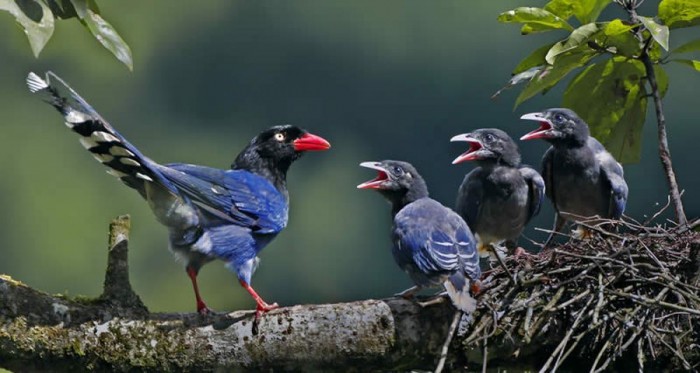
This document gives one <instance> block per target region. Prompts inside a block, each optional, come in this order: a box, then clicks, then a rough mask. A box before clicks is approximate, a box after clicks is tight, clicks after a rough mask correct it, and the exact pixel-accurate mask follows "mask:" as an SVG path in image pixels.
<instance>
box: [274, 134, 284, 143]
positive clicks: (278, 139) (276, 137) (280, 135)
mask: <svg viewBox="0 0 700 373" xmlns="http://www.w3.org/2000/svg"><path fill="white" fill-rule="evenodd" d="M275 140H277V141H284V134H282V133H279V132H278V133H276V134H275Z"/></svg>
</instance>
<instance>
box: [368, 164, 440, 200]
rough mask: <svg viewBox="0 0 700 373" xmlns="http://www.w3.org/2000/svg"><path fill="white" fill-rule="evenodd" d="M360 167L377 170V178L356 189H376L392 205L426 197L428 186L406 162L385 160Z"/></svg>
mask: <svg viewBox="0 0 700 373" xmlns="http://www.w3.org/2000/svg"><path fill="white" fill-rule="evenodd" d="M360 166H362V167H367V168H371V169H374V170H377V172H378V174H377V177H376V178H374V179H372V180H369V181H366V182H364V183H362V184H360V185H358V186H357V188H358V189H376V190H377V191H379V192H380V193H381V194H382V195H383V196H384V197H385V198H386V199H388V200H389V202H391V203H392V204H393V205H394V209H395V210H396V211H398V210H400V209H401V208H402V207H403V206H405V205H407V204H409V203H411V202H413V201H415V200H418V199H420V198H423V197H427V196H428V186H427V185H426V184H425V181H424V180H423V177H421V176H420V174H419V173H418V171H416V168H415V167H413V166H412V165H411V164H410V163H408V162H402V161H391V160H385V161H381V162H362V163H360Z"/></svg>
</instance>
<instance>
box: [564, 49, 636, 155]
mask: <svg viewBox="0 0 700 373" xmlns="http://www.w3.org/2000/svg"><path fill="white" fill-rule="evenodd" d="M644 75H645V72H644V65H643V64H642V63H641V62H640V61H637V60H634V59H627V58H624V57H615V58H611V59H608V60H606V61H604V62H601V63H596V64H591V65H589V66H588V67H587V68H586V69H584V70H583V71H582V72H581V73H580V74H578V75H577V76H576V77H575V78H574V79H573V80H572V81H571V83H570V84H569V86H568V87H567V89H566V91H565V92H564V99H563V105H564V106H566V107H568V108H571V109H572V110H574V111H576V112H577V113H578V114H579V115H581V117H582V118H597V122H596V126H592V128H591V134H592V135H593V136H595V137H596V138H597V139H598V140H600V141H601V142H602V143H603V144H605V145H606V147H607V148H608V149H610V150H611V151H612V152H613V155H614V156H615V158H617V160H618V161H620V162H637V161H639V153H640V149H641V147H640V142H641V134H642V131H641V128H642V125H643V124H644V114H645V113H646V108H647V99H646V97H645V96H646V91H645V89H644V82H643V81H642V77H643V76H644ZM591 102H595V103H596V104H594V105H591ZM624 117H627V118H624ZM623 119H627V120H623ZM631 119H636V120H631ZM640 119H641V120H640Z"/></svg>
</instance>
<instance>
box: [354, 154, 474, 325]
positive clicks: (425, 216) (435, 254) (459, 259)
mask: <svg viewBox="0 0 700 373" xmlns="http://www.w3.org/2000/svg"><path fill="white" fill-rule="evenodd" d="M360 166H362V167H367V168H371V169H374V170H377V172H378V175H377V177H376V178H375V179H373V180H370V181H367V182H364V183H362V184H360V185H358V186H357V187H358V188H359V189H375V190H377V191H379V193H381V194H382V195H383V196H384V197H385V198H386V199H387V200H388V201H389V202H390V203H391V206H392V209H391V214H392V216H393V218H394V224H393V227H392V230H391V235H392V241H393V244H394V245H393V248H392V251H391V252H392V254H393V256H394V259H395V260H396V263H397V264H398V265H399V267H401V269H402V270H404V271H405V272H406V273H408V275H409V277H410V278H411V279H412V280H413V282H414V283H415V284H416V287H414V288H411V289H409V290H407V291H404V292H403V293H401V294H400V295H402V296H404V297H410V296H412V295H413V294H414V293H415V292H416V291H418V290H420V289H421V288H423V287H435V286H440V285H444V287H445V289H446V290H447V293H448V295H449V296H450V299H452V302H453V303H454V305H455V306H456V307H457V308H459V309H460V310H462V311H464V312H472V311H474V308H475V307H476V301H475V300H474V298H472V296H471V295H470V291H478V284H479V276H480V275H481V270H480V268H479V257H478V256H477V255H476V249H475V242H474V236H473V235H472V232H471V231H470V230H469V227H468V226H467V224H466V223H465V222H464V220H462V218H460V217H459V215H457V214H456V213H455V212H454V211H452V210H450V209H449V208H447V207H445V206H443V205H441V204H440V203H439V202H437V201H435V200H433V199H431V198H430V197H428V187H427V185H426V184H425V181H424V180H423V178H422V177H421V176H420V174H418V171H416V169H415V168H414V167H413V166H412V165H411V164H409V163H406V162H401V161H391V160H385V161H381V162H363V163H361V164H360Z"/></svg>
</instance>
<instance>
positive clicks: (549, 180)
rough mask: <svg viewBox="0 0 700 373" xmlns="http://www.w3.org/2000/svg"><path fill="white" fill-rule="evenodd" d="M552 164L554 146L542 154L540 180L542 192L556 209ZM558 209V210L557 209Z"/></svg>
mask: <svg viewBox="0 0 700 373" xmlns="http://www.w3.org/2000/svg"><path fill="white" fill-rule="evenodd" d="M553 165H554V147H550V148H549V149H547V151H546V152H545V153H544V156H542V180H543V181H544V186H545V189H544V192H545V194H546V195H547V197H549V200H550V201H552V205H554V209H555V210H557V198H556V194H555V193H554V180H553V173H554V172H553V170H552V167H553ZM557 211H558V210H557Z"/></svg>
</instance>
